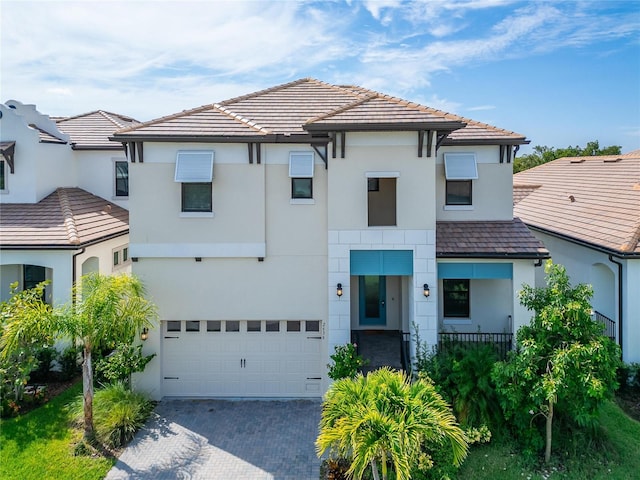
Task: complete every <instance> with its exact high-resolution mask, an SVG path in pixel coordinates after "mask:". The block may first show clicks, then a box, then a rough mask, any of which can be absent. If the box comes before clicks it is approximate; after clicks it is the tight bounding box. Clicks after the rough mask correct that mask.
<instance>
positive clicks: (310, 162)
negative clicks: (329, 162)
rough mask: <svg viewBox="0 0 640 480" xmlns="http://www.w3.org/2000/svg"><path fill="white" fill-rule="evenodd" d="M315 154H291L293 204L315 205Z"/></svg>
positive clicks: (290, 170) (290, 172)
mask: <svg viewBox="0 0 640 480" xmlns="http://www.w3.org/2000/svg"><path fill="white" fill-rule="evenodd" d="M313 168H314V155H313V152H291V153H289V177H290V178H291V202H290V203H291V204H298V205H302V204H305V205H306V204H313Z"/></svg>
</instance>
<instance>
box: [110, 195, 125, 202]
mask: <svg viewBox="0 0 640 480" xmlns="http://www.w3.org/2000/svg"><path fill="white" fill-rule="evenodd" d="M111 200H116V201H117V200H129V196H128V195H127V196H126V197H125V196H124V195H120V196H118V195H114V196H112V197H111Z"/></svg>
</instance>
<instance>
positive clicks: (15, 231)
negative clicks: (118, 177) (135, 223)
mask: <svg viewBox="0 0 640 480" xmlns="http://www.w3.org/2000/svg"><path fill="white" fill-rule="evenodd" d="M128 232H129V212H128V211H127V210H125V209H124V208H121V207H119V206H117V205H115V204H113V203H111V202H108V201H107V200H104V199H103V198H100V197H97V196H95V195H92V194H90V193H89V192H86V191H84V190H82V189H80V188H58V189H57V190H56V191H54V192H53V193H51V194H50V195H49V196H47V197H45V198H44V199H42V200H41V201H40V202H38V203H3V204H0V248H2V249H5V248H11V249H20V248H25V249H28V248H81V247H82V246H86V245H90V244H93V243H97V242H99V241H102V240H106V239H108V238H111V237H115V236H119V235H123V234H126V233H128Z"/></svg>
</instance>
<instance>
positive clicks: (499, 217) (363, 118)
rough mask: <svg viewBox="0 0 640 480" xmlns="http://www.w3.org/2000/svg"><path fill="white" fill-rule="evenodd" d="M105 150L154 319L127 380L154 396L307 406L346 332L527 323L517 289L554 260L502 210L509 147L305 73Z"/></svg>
mask: <svg viewBox="0 0 640 480" xmlns="http://www.w3.org/2000/svg"><path fill="white" fill-rule="evenodd" d="M112 140H114V141H116V142H121V143H123V144H125V145H126V146H127V151H128V154H129V160H130V164H129V172H130V181H131V191H132V194H131V195H130V197H129V209H130V220H131V226H132V228H131V244H130V253H131V257H132V260H133V263H132V270H133V272H134V273H135V274H137V275H138V276H140V277H141V278H142V279H143V281H144V283H145V284H146V286H147V288H148V292H149V294H150V296H151V297H152V300H153V301H154V302H155V303H156V304H157V305H158V306H159V312H160V317H161V321H160V323H159V325H158V327H157V329H155V330H154V331H152V332H150V335H149V339H148V340H147V342H146V344H145V350H146V351H147V352H149V353H150V352H155V353H157V354H158V356H157V358H155V359H154V360H153V361H152V362H151V363H150V364H149V365H148V366H147V369H146V370H145V372H144V374H142V375H139V376H138V378H137V385H138V388H141V389H144V390H147V391H149V392H150V393H151V394H152V395H153V396H154V397H156V398H161V397H163V396H215V397H224V396H228V397H252V396H255V397H318V396H321V395H322V394H323V393H324V391H325V390H326V389H327V387H328V385H329V379H328V378H327V364H328V363H329V355H330V354H332V353H333V351H334V347H335V346H336V345H340V344H345V343H347V342H349V341H350V340H351V339H352V338H353V336H354V334H356V333H358V332H376V331H377V332H382V331H393V332H401V333H405V334H406V335H405V338H406V339H408V338H409V337H411V341H412V342H413V341H414V338H413V337H412V336H411V335H410V334H411V333H413V332H415V329H416V328H417V329H418V330H419V333H420V336H421V338H422V340H423V341H426V342H428V344H429V345H435V344H436V343H437V342H438V335H439V333H443V332H447V331H448V332H451V331H457V332H469V333H476V332H478V331H481V332H493V333H498V334H510V333H511V332H512V331H514V330H515V329H517V328H518V326H520V325H522V324H525V323H527V322H528V321H529V319H530V313H529V312H527V311H526V310H525V309H524V308H523V307H521V306H520V305H519V303H518V300H517V291H518V290H519V289H520V287H521V285H522V284H523V283H527V284H531V285H532V284H533V283H534V281H535V270H536V266H538V265H540V264H541V260H542V259H544V258H547V257H548V252H547V250H546V249H545V248H544V246H543V245H542V243H541V242H540V241H538V240H536V239H535V237H533V235H532V234H531V233H530V232H529V231H528V229H527V228H526V226H525V225H524V224H523V223H522V222H521V221H520V220H518V219H514V218H513V207H512V165H511V163H510V162H511V159H512V157H513V155H514V151H515V150H516V149H517V148H518V146H519V145H521V144H524V143H527V140H526V139H525V137H524V136H522V135H519V134H517V133H513V132H510V131H507V130H503V129H500V128H495V127H492V126H489V125H485V124H481V123H478V122H475V121H473V120H469V119H465V118H462V117H459V116H456V115H452V114H449V113H445V112H442V111H438V110H434V109H432V108H428V107H425V106H422V105H419V104H416V103H411V102H408V101H405V100H401V99H399V98H394V97H391V96H387V95H383V94H381V93H377V92H374V91H370V90H365V89H363V88H360V87H357V86H338V85H330V84H327V83H323V82H320V81H317V80H313V79H302V80H298V81H295V82H292V83H288V84H284V85H280V86H276V87H273V88H270V89H267V90H263V91H259V92H255V93H251V94H249V95H245V96H242V97H238V98H233V99H230V100H226V101H223V102H220V103H217V104H211V105H206V106H203V107H200V108H196V109H193V110H188V111H183V112H180V113H177V114H175V115H171V116H167V117H164V118H160V119H157V120H154V121H151V122H147V123H144V124H141V125H136V126H132V127H130V128H127V129H124V130H120V131H119V132H117V133H116V134H115V135H114V136H113V137H112ZM361 338H362V337H361ZM412 348H413V349H414V351H415V345H413V346H412Z"/></svg>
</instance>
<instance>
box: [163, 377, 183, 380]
mask: <svg viewBox="0 0 640 480" xmlns="http://www.w3.org/2000/svg"><path fill="white" fill-rule="evenodd" d="M164 379H165V380H180V377H164Z"/></svg>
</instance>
